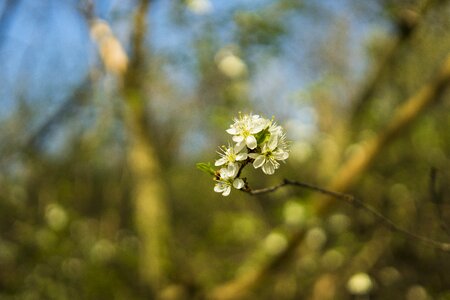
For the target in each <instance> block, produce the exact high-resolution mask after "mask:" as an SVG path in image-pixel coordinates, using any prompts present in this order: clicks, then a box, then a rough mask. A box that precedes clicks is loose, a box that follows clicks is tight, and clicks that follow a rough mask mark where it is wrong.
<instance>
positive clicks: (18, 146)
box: [0, 79, 90, 163]
mask: <svg viewBox="0 0 450 300" xmlns="http://www.w3.org/2000/svg"><path fill="white" fill-rule="evenodd" d="M89 87H90V80H89V79H86V80H85V81H83V82H82V83H81V85H80V86H79V87H78V88H76V89H75V90H74V91H73V93H72V95H71V96H70V97H68V98H67V99H66V100H65V101H64V102H63V103H62V104H61V105H60V106H59V108H58V109H57V110H56V111H55V112H54V113H53V114H51V115H50V116H49V117H48V118H47V119H46V120H44V122H42V124H41V125H40V126H37V129H36V130H34V132H33V133H31V134H30V135H29V136H28V137H27V138H26V139H25V140H24V141H19V142H18V143H14V142H13V143H12V145H6V146H5V149H2V150H3V151H2V153H1V155H0V163H1V162H2V161H4V160H5V159H7V158H9V157H10V156H11V155H13V154H15V153H32V152H33V151H35V150H36V149H38V148H39V147H40V146H42V144H43V143H44V141H45V139H46V137H47V136H48V135H49V134H50V133H51V131H52V129H55V128H56V127H57V125H58V124H60V123H62V122H63V121H64V120H66V119H67V117H68V116H70V115H71V114H72V113H73V111H74V110H75V108H76V107H77V105H80V104H81V103H82V102H83V100H84V99H86V97H87V95H88V94H89V93H90V88H89Z"/></svg>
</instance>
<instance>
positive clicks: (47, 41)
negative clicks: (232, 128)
mask: <svg viewBox="0 0 450 300" xmlns="http://www.w3.org/2000/svg"><path fill="white" fill-rule="evenodd" d="M16 1H18V2H17V3H19V4H18V5H19V6H18V9H17V10H16V13H14V14H9V13H6V14H5V13H3V14H1V15H2V16H3V21H4V20H7V21H8V22H6V23H5V22H3V23H2V24H8V26H3V27H2V28H0V63H1V66H2V68H1V69H0V82H2V84H1V85H0V118H4V117H7V116H9V115H10V113H11V112H13V111H14V109H15V107H16V105H17V103H18V99H19V98H20V99H22V100H25V101H26V102H27V103H30V104H32V105H33V107H35V109H37V110H38V114H37V115H38V117H37V118H36V120H34V121H35V123H39V122H42V121H43V120H45V118H46V116H48V115H49V114H51V113H52V112H53V111H55V110H56V109H57V108H58V106H59V105H60V103H61V102H62V100H64V99H65V98H66V97H67V96H68V95H70V94H71V92H72V91H73V90H74V89H75V88H76V87H77V86H78V85H79V84H80V83H81V82H82V81H83V80H84V79H85V78H86V76H87V75H88V72H89V70H90V69H91V67H92V66H93V65H94V64H96V63H98V62H97V55H96V50H95V46H94V45H93V44H92V42H91V41H90V38H89V32H88V28H87V25H86V22H85V20H84V19H83V17H82V15H81V14H80V13H79V11H78V10H77V9H78V6H77V5H78V4H77V3H78V1H76V0H65V1H63V0H39V1H35V0H16ZM6 2H7V0H0V12H2V11H3V10H4V7H5V3H6ZM271 2H273V1H270V0H264V1H254V0H240V1H239V0H236V1H219V0H215V1H211V3H212V7H213V10H212V11H211V13H210V14H207V15H201V16H200V15H196V14H194V13H192V12H187V13H186V14H185V17H186V18H187V20H188V24H189V26H178V25H176V24H174V23H173V22H172V20H171V9H172V4H173V2H172V1H163V0H159V1H154V4H152V5H151V10H150V12H149V24H150V28H149V43H150V44H151V46H152V47H153V51H156V52H158V51H159V52H160V53H170V52H172V53H174V54H175V55H179V54H182V55H184V56H185V57H186V58H187V60H186V62H187V63H173V64H171V65H167V67H166V72H167V73H168V74H172V75H171V76H170V77H171V80H173V83H174V86H176V87H177V88H178V89H179V90H181V91H186V92H189V90H193V88H194V87H195V76H194V75H193V73H192V71H193V70H192V67H193V65H194V64H193V53H194V52H193V49H192V39H193V38H194V37H195V36H196V35H198V34H199V33H201V32H202V30H204V28H205V24H206V23H207V22H208V21H211V20H216V19H218V18H224V16H225V18H228V17H230V18H231V17H232V12H233V11H234V10H236V9H240V10H249V11H250V10H254V9H256V8H257V7H258V6H259V7H263V6H264V5H267V4H270V3H271ZM305 2H306V3H307V4H308V5H311V4H313V5H316V6H318V7H320V10H322V11H323V13H324V15H325V16H329V17H330V19H326V18H323V19H322V20H318V19H317V17H314V16H308V15H301V16H300V17H296V18H293V19H292V20H291V21H290V22H291V25H290V28H291V29H290V31H291V32H290V35H289V36H290V38H287V39H284V42H283V44H282V51H281V52H280V54H279V55H278V56H275V57H273V58H272V59H271V60H269V61H266V62H264V63H261V65H258V66H257V67H256V68H254V69H253V73H252V74H250V91H251V98H252V99H263V98H264V97H265V95H267V94H274V95H277V99H274V100H273V101H270V99H269V100H267V99H266V100H267V101H266V102H264V101H263V100H261V101H259V100H255V101H256V102H255V106H256V107H257V108H259V109H261V110H262V112H264V113H267V114H270V112H271V111H272V110H273V109H277V108H278V109H280V113H282V114H288V113H291V112H292V109H291V105H292V103H291V102H290V101H291V100H292V99H291V98H292V95H295V94H296V93H299V92H301V91H302V90H304V89H306V88H308V86H309V85H311V84H313V83H314V82H315V81H317V80H321V77H324V76H326V75H327V74H325V73H326V69H324V70H320V69H318V70H314V69H311V63H310V61H311V59H310V56H311V54H312V53H311V49H312V47H314V46H316V45H317V43H319V42H320V40H321V39H323V38H324V34H326V33H327V32H328V30H329V26H333V23H332V21H333V20H334V21H335V20H336V19H339V18H342V19H345V20H347V22H348V24H349V29H350V30H349V39H348V49H349V51H350V53H349V55H351V57H352V59H351V61H352V65H351V68H352V70H353V71H354V73H355V77H361V76H362V75H363V72H364V70H365V69H366V67H367V64H366V62H367V60H366V57H365V48H364V47H365V43H366V42H367V39H368V36H369V35H370V34H371V32H372V31H373V28H377V27H378V28H382V29H383V28H384V29H383V30H386V28H385V27H386V26H385V24H383V23H373V22H374V21H372V20H370V19H368V18H366V15H364V14H362V13H359V14H358V12H357V11H355V10H354V6H353V5H355V3H358V1H356V2H355V1H349V0H323V1H305ZM95 3H96V14H97V15H98V16H99V17H100V18H103V19H106V20H107V21H109V22H110V24H112V27H113V30H114V32H115V34H116V35H117V36H118V37H119V39H120V40H121V41H122V42H123V43H124V44H125V45H127V44H128V43H127V39H128V34H129V24H130V23H129V14H130V13H131V12H132V10H133V1H119V0H100V1H95ZM372 3H373V2H372ZM365 5H367V6H371V4H367V3H366V4H365ZM372 7H373V10H374V11H376V10H377V9H378V8H377V6H376V5H372ZM333 18H334V19H333ZM224 24H225V25H224V27H223V28H222V30H221V32H220V36H219V38H220V39H221V42H220V43H221V44H222V45H223V46H226V45H227V44H229V43H230V42H232V34H231V32H232V30H233V22H232V21H231V20H230V22H225V23H224ZM292 37H295V39H293V38H292ZM298 42H302V43H304V47H303V45H302V46H301V47H299V46H298V45H297V44H295V43H298ZM220 43H219V44H220ZM292 48H294V49H295V52H294V53H292V51H290V49H292ZM294 60H295V61H298V62H299V63H296V64H294V63H292V62H293V61H294ZM302 62H304V64H303V63H302ZM211 63H214V62H211ZM36 104H38V105H36ZM304 111H305V110H301V108H298V113H299V114H304ZM300 118H303V119H305V120H306V119H308V118H311V116H307V115H304V116H301V117H300Z"/></svg>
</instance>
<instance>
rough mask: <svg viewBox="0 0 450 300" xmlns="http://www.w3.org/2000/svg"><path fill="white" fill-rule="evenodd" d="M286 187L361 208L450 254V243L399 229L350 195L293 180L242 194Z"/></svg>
mask: <svg viewBox="0 0 450 300" xmlns="http://www.w3.org/2000/svg"><path fill="white" fill-rule="evenodd" d="M287 185H292V186H298V187H301V188H306V189H309V190H313V191H315V192H319V193H321V194H324V195H327V196H331V197H333V198H335V199H338V200H344V201H345V202H347V203H349V204H351V205H353V206H355V207H356V208H361V209H363V210H365V211H367V212H369V213H370V214H371V215H372V216H374V217H375V218H377V219H378V220H380V221H381V222H383V224H384V225H385V226H387V227H388V228H390V229H391V230H394V231H397V232H400V233H403V234H404V235H406V236H407V237H408V238H410V239H415V240H419V241H421V242H423V243H425V244H427V245H429V246H431V247H433V248H437V249H439V250H442V251H445V252H450V243H444V242H439V241H436V240H433V239H430V238H427V237H424V236H422V235H419V234H416V233H414V232H411V231H408V230H406V229H404V228H401V227H399V226H398V225H397V224H395V223H394V221H392V220H391V219H389V218H387V217H385V216H384V215H383V214H382V213H380V212H378V211H377V210H376V209H375V208H373V207H372V206H370V205H368V204H366V203H364V202H363V201H361V200H360V199H358V198H356V197H354V196H352V195H349V194H344V193H339V192H334V191H330V190H326V189H324V188H321V187H318V186H315V185H312V184H309V183H304V182H300V181H294V180H289V179H285V180H284V181H283V182H282V183H280V184H278V185H275V186H272V187H267V188H263V189H257V190H252V189H250V188H249V187H247V188H246V189H245V190H244V192H247V193H249V194H251V195H259V194H264V193H270V192H274V191H276V190H278V189H279V188H281V187H284V186H287Z"/></svg>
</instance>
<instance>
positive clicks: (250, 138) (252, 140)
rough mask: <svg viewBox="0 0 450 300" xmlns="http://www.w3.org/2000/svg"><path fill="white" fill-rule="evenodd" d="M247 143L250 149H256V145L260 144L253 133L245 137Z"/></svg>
mask: <svg viewBox="0 0 450 300" xmlns="http://www.w3.org/2000/svg"><path fill="white" fill-rule="evenodd" d="M245 143H246V144H247V147H249V148H250V149H255V148H256V146H257V145H258V143H257V142H256V138H255V137H254V136H253V135H249V136H248V137H247V138H246V139H245Z"/></svg>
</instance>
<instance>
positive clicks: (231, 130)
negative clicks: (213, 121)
mask: <svg viewBox="0 0 450 300" xmlns="http://www.w3.org/2000/svg"><path fill="white" fill-rule="evenodd" d="M226 132H228V133H229V134H233V135H234V134H238V132H237V130H236V128H234V127H230V128H229V129H227V130H226Z"/></svg>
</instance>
